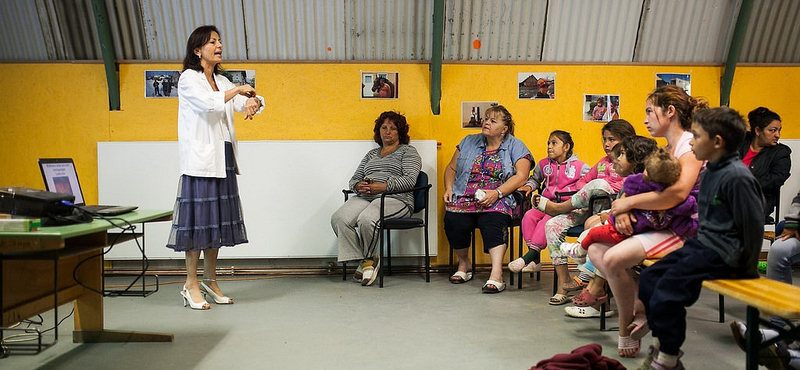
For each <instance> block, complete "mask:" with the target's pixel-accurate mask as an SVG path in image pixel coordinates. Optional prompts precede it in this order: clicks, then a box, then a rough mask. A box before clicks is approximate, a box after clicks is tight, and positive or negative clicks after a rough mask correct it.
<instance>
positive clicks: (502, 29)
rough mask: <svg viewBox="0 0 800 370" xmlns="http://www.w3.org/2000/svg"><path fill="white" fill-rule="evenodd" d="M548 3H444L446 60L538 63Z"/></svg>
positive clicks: (453, 0) (536, 0)
mask: <svg viewBox="0 0 800 370" xmlns="http://www.w3.org/2000/svg"><path fill="white" fill-rule="evenodd" d="M546 13H547V0H530V1H516V0H450V1H446V2H445V27H444V53H443V58H444V60H465V61H531V60H534V61H538V60H539V59H540V58H541V49H542V37H543V31H542V30H543V29H544V22H545V18H546Z"/></svg>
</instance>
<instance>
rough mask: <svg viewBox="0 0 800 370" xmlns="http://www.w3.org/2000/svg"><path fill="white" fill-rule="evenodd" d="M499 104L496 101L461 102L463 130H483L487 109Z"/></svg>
mask: <svg viewBox="0 0 800 370" xmlns="http://www.w3.org/2000/svg"><path fill="white" fill-rule="evenodd" d="M497 104H499V103H498V102H496V101H464V102H461V128H478V129H479V128H481V121H482V118H483V117H484V115H485V113H484V112H486V108H489V107H491V106H494V105H497Z"/></svg>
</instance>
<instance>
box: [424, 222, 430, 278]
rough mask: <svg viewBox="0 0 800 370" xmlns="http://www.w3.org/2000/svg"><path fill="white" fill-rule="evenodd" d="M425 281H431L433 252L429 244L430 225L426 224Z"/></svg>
mask: <svg viewBox="0 0 800 370" xmlns="http://www.w3.org/2000/svg"><path fill="white" fill-rule="evenodd" d="M424 230H425V282H426V283H430V282H431V254H430V247H429V246H428V226H425V228H424Z"/></svg>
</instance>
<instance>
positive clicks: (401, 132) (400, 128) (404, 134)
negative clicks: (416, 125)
mask: <svg viewBox="0 0 800 370" xmlns="http://www.w3.org/2000/svg"><path fill="white" fill-rule="evenodd" d="M387 119H388V120H389V122H391V123H394V126H395V127H397V135H398V136H399V141H400V144H408V143H409V141H411V138H410V137H409V136H408V122H406V117H405V116H403V115H402V114H400V113H397V112H394V111H386V112H383V113H381V115H380V116H378V119H376V120H375V127H374V128H373V129H372V132H373V133H374V135H373V136H372V139H373V140H375V142H376V143H378V145H380V146H383V139H381V125H383V122H384V121H386V120H387Z"/></svg>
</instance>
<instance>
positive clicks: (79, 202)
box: [39, 158, 139, 216]
mask: <svg viewBox="0 0 800 370" xmlns="http://www.w3.org/2000/svg"><path fill="white" fill-rule="evenodd" d="M39 169H40V170H41V171H42V179H43V180H44V186H45V188H46V189H47V191H51V192H54V193H61V194H69V195H72V196H74V197H75V202H74V204H75V206H76V207H78V208H81V209H84V210H86V211H88V212H90V213H96V214H99V215H102V216H116V215H121V214H123V213H128V212H130V211H133V210H135V209H137V208H139V207H137V206H112V205H93V206H87V205H86V203H85V202H84V200H83V191H82V190H81V183H80V181H78V172H77V171H76V170H75V163H74V162H73V161H72V158H39Z"/></svg>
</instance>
